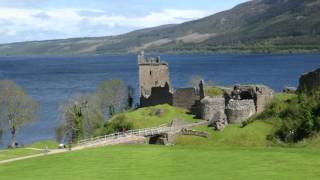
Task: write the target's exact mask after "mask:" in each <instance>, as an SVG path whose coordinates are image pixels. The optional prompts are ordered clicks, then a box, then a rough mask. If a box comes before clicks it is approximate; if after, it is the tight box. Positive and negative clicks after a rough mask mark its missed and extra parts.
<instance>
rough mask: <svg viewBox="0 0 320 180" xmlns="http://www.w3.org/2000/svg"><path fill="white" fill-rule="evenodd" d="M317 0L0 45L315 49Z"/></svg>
mask: <svg viewBox="0 0 320 180" xmlns="http://www.w3.org/2000/svg"><path fill="white" fill-rule="evenodd" d="M319 9H320V1H319V0H303V1H302V0H253V1H249V2H246V3H243V4H240V5H238V6H236V7H234V8H233V9H231V10H228V11H224V12H220V13H217V14H214V15H212V16H209V17H206V18H203V19H199V20H196V21H191V22H186V23H183V24H176V25H164V26H160V27H155V28H148V29H142V30H138V31H134V32H130V33H127V34H123V35H119V36H107V37H99V38H78V39H65V40H52V41H39V42H24V43H13V44H4V45H0V55H1V56H16V55H30V56H32V55H42V56H45V55H102V54H119V53H121V54H123V53H136V52H137V51H140V50H142V49H144V50H147V51H148V52H158V53H159V52H161V53H186V52H187V53H195V52H320V18H319V17H320V11H319Z"/></svg>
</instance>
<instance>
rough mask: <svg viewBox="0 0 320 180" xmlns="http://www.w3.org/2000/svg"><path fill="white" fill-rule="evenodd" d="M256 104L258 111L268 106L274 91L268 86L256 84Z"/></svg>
mask: <svg viewBox="0 0 320 180" xmlns="http://www.w3.org/2000/svg"><path fill="white" fill-rule="evenodd" d="M255 90H256V91H255V105H256V111H257V113H261V112H262V111H264V110H265V108H266V106H267V105H268V104H270V103H271V101H272V99H273V97H274V92H273V90H272V89H270V88H269V87H267V86H262V85H259V86H256V88H255Z"/></svg>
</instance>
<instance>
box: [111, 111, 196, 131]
mask: <svg viewBox="0 0 320 180" xmlns="http://www.w3.org/2000/svg"><path fill="white" fill-rule="evenodd" d="M160 110H161V111H162V112H161V113H159V114H157V112H158V111H160ZM123 115H124V116H125V119H126V120H127V121H129V122H132V123H133V128H134V129H140V128H148V127H156V126H159V125H163V124H168V123H170V122H171V121H172V120H173V119H175V118H181V119H183V120H185V121H188V122H195V121H197V119H194V115H190V114H187V111H186V110H184V109H182V108H177V107H172V106H169V105H158V106H154V107H146V108H141V109H138V110H136V111H131V112H125V113H121V114H119V115H116V116H115V117H113V118H112V119H111V121H112V120H113V119H116V118H117V117H118V116H123Z"/></svg>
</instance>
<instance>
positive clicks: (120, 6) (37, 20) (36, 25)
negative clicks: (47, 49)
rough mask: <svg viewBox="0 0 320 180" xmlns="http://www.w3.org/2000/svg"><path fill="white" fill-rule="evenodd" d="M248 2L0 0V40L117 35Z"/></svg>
mask: <svg viewBox="0 0 320 180" xmlns="http://www.w3.org/2000/svg"><path fill="white" fill-rule="evenodd" d="M245 1H248V0H225V1H221V0H0V43H11V42H21V41H34V40H48V39H64V38H73V37H97V36H109V35H118V34H123V33H127V32H130V31H132V30H137V29H142V28H148V27H154V26H159V25H164V24H177V23H183V22H186V21H190V20H195V19H199V18H202V17H205V16H208V15H211V14H214V13H217V12H220V11H223V10H227V9H230V8H232V7H234V6H236V5H237V4H240V3H243V2H245Z"/></svg>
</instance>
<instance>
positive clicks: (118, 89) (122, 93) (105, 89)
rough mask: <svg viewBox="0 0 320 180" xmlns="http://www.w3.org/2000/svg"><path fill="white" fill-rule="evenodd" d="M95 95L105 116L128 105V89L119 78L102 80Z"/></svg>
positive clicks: (111, 114)
mask: <svg viewBox="0 0 320 180" xmlns="http://www.w3.org/2000/svg"><path fill="white" fill-rule="evenodd" d="M97 96H98V98H99V100H100V105H101V107H102V110H103V113H104V115H105V116H108V115H109V116H113V115H114V114H115V113H117V112H120V111H121V110H123V109H125V108H126V107H127V106H128V105H127V104H128V89H127V87H126V86H125V84H124V83H123V82H122V81H121V80H108V81H104V82H102V83H101V84H100V85H99V86H98V89H97Z"/></svg>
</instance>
